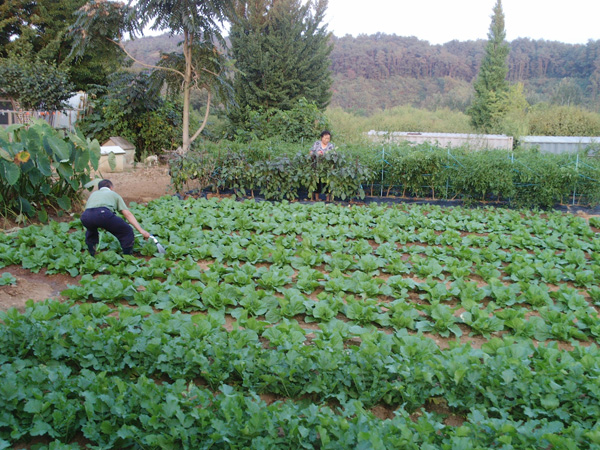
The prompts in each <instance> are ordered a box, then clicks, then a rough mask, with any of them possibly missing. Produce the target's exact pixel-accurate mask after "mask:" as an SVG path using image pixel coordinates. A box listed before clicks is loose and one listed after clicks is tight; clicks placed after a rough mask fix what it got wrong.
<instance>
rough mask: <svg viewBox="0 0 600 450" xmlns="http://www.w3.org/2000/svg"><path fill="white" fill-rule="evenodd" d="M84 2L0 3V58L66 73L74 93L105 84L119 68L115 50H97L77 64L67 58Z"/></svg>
mask: <svg viewBox="0 0 600 450" xmlns="http://www.w3.org/2000/svg"><path fill="white" fill-rule="evenodd" d="M86 1H87V0H60V1H57V0H13V1H5V2H0V57H3V58H6V57H10V56H14V57H17V58H19V59H26V60H28V61H31V62H33V61H36V60H37V61H44V62H46V63H47V64H54V65H55V66H56V67H57V68H58V69H60V70H61V71H63V72H65V73H68V75H69V79H70V81H72V82H73V83H74V84H75V88H76V89H86V88H87V87H88V85H90V84H103V85H104V84H106V82H107V81H106V77H107V76H108V74H110V73H113V72H115V71H116V70H117V69H118V68H119V66H120V65H121V64H122V62H123V59H122V58H119V57H118V56H119V55H118V54H117V52H115V49H114V46H112V47H110V48H109V47H108V46H107V45H104V46H99V47H98V48H96V49H95V51H94V52H93V53H91V52H89V51H88V52H86V53H85V54H83V55H82V56H81V57H80V58H78V59H77V60H74V58H73V57H72V56H69V53H70V49H71V45H72V42H71V37H70V36H69V35H68V29H69V27H70V26H71V25H72V24H73V23H74V22H75V15H74V13H75V12H76V11H77V10H78V9H79V8H80V7H81V6H82V5H83V4H85V2H86Z"/></svg>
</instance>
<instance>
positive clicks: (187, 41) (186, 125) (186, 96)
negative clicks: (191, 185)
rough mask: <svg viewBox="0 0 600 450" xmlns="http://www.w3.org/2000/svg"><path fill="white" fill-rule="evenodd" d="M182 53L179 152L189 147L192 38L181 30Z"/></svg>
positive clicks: (185, 151) (185, 150) (184, 151)
mask: <svg viewBox="0 0 600 450" xmlns="http://www.w3.org/2000/svg"><path fill="white" fill-rule="evenodd" d="M183 36H184V37H183V55H184V58H185V76H184V78H183V139H182V140H183V142H182V146H181V153H182V154H183V155H185V154H186V153H187V152H188V151H189V149H190V87H191V83H192V45H191V44H192V42H191V40H192V38H193V35H191V36H190V34H189V32H188V31H184V32H183Z"/></svg>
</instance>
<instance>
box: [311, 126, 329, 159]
mask: <svg viewBox="0 0 600 450" xmlns="http://www.w3.org/2000/svg"><path fill="white" fill-rule="evenodd" d="M334 149H335V145H334V144H333V143H332V142H331V133H330V132H329V131H327V130H324V131H323V132H322V133H321V139H320V140H319V141H316V142H315V143H314V145H313V146H312V148H311V149H310V154H311V155H313V156H323V155H324V154H325V153H327V152H329V151H331V150H334Z"/></svg>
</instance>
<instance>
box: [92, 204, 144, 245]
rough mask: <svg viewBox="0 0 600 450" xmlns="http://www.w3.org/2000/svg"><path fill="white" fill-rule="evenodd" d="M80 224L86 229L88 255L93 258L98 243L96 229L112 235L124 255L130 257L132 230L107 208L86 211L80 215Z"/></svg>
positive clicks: (132, 238)
mask: <svg viewBox="0 0 600 450" xmlns="http://www.w3.org/2000/svg"><path fill="white" fill-rule="evenodd" d="M81 223H82V224H83V226H84V227H85V228H86V231H85V243H86V245H87V248H88V251H89V252H90V255H92V256H94V255H95V253H96V246H97V245H98V241H99V235H98V228H102V229H103V230H106V231H108V232H109V233H111V234H112V235H114V236H115V237H116V238H117V239H118V240H119V243H120V244H121V248H122V249H123V253H124V254H126V255H130V254H131V252H132V251H133V243H134V240H135V237H134V236H133V229H132V228H131V226H130V225H129V224H128V223H127V222H125V221H124V220H123V219H121V218H120V217H119V216H117V215H116V214H115V213H114V212H112V211H111V210H110V209H109V208H104V207H102V208H90V209H86V210H85V211H84V212H83V214H82V215H81Z"/></svg>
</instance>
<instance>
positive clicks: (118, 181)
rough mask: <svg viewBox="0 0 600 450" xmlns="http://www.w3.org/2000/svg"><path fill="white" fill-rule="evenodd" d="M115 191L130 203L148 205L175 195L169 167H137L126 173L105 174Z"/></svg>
mask: <svg viewBox="0 0 600 450" xmlns="http://www.w3.org/2000/svg"><path fill="white" fill-rule="evenodd" d="M105 177H106V178H108V179H109V180H110V181H112V182H113V185H114V188H115V191H116V192H118V193H119V194H121V196H122V197H123V200H125V202H126V203H127V204H129V202H136V203H148V202H149V201H150V200H154V199H155V198H159V197H162V196H163V195H167V194H173V191H172V190H171V189H170V183H171V177H170V176H169V168H168V166H154V167H137V168H135V169H130V170H128V171H125V172H117V173H109V174H105Z"/></svg>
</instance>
